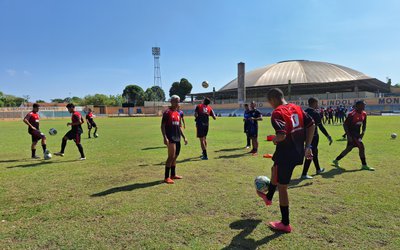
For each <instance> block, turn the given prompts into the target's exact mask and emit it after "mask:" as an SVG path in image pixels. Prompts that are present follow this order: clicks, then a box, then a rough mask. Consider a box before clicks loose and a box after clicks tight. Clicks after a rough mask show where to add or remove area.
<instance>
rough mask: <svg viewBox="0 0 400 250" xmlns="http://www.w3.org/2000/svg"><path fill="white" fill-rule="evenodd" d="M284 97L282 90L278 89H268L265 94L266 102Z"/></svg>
mask: <svg viewBox="0 0 400 250" xmlns="http://www.w3.org/2000/svg"><path fill="white" fill-rule="evenodd" d="M283 97H284V95H283V92H282V90H280V89H278V88H273V89H270V90H269V91H268V93H267V98H268V100H271V99H279V100H280V99H282V98H283Z"/></svg>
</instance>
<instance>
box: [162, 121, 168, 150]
mask: <svg viewBox="0 0 400 250" xmlns="http://www.w3.org/2000/svg"><path fill="white" fill-rule="evenodd" d="M166 123H167V117H166V115H165V114H164V115H163V118H162V120H161V134H162V136H163V140H164V144H165V145H168V144H169V141H168V138H167V133H166V130H165V124H166Z"/></svg>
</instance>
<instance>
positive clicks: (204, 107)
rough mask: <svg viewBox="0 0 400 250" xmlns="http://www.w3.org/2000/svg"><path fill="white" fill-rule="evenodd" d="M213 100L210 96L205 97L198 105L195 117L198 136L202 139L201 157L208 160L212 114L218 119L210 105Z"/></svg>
mask: <svg viewBox="0 0 400 250" xmlns="http://www.w3.org/2000/svg"><path fill="white" fill-rule="evenodd" d="M210 103H211V101H210V99H209V98H207V97H206V98H204V100H203V103H202V104H199V105H197V106H196V109H195V111H194V117H195V118H196V119H195V121H196V129H197V137H198V138H199V140H200V145H201V149H202V150H203V153H202V156H201V159H202V160H208V156H207V134H208V127H209V120H210V116H211V117H212V118H213V119H214V120H216V119H217V117H216V116H215V114H214V111H213V109H212V108H211V107H210V105H209V104H210Z"/></svg>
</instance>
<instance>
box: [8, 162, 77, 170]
mask: <svg viewBox="0 0 400 250" xmlns="http://www.w3.org/2000/svg"><path fill="white" fill-rule="evenodd" d="M76 161H80V160H69V161H50V160H40V161H37V162H35V163H30V164H20V165H16V166H10V167H7V168H31V167H39V166H43V165H51V164H59V163H66V162H76Z"/></svg>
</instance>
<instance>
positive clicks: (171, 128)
mask: <svg viewBox="0 0 400 250" xmlns="http://www.w3.org/2000/svg"><path fill="white" fill-rule="evenodd" d="M161 123H162V124H165V133H166V136H167V138H168V140H170V141H172V142H179V141H180V140H181V130H180V127H181V116H180V115H179V112H178V111H176V110H172V109H170V108H168V109H167V110H166V111H165V112H164V114H163V117H162V121H161Z"/></svg>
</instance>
